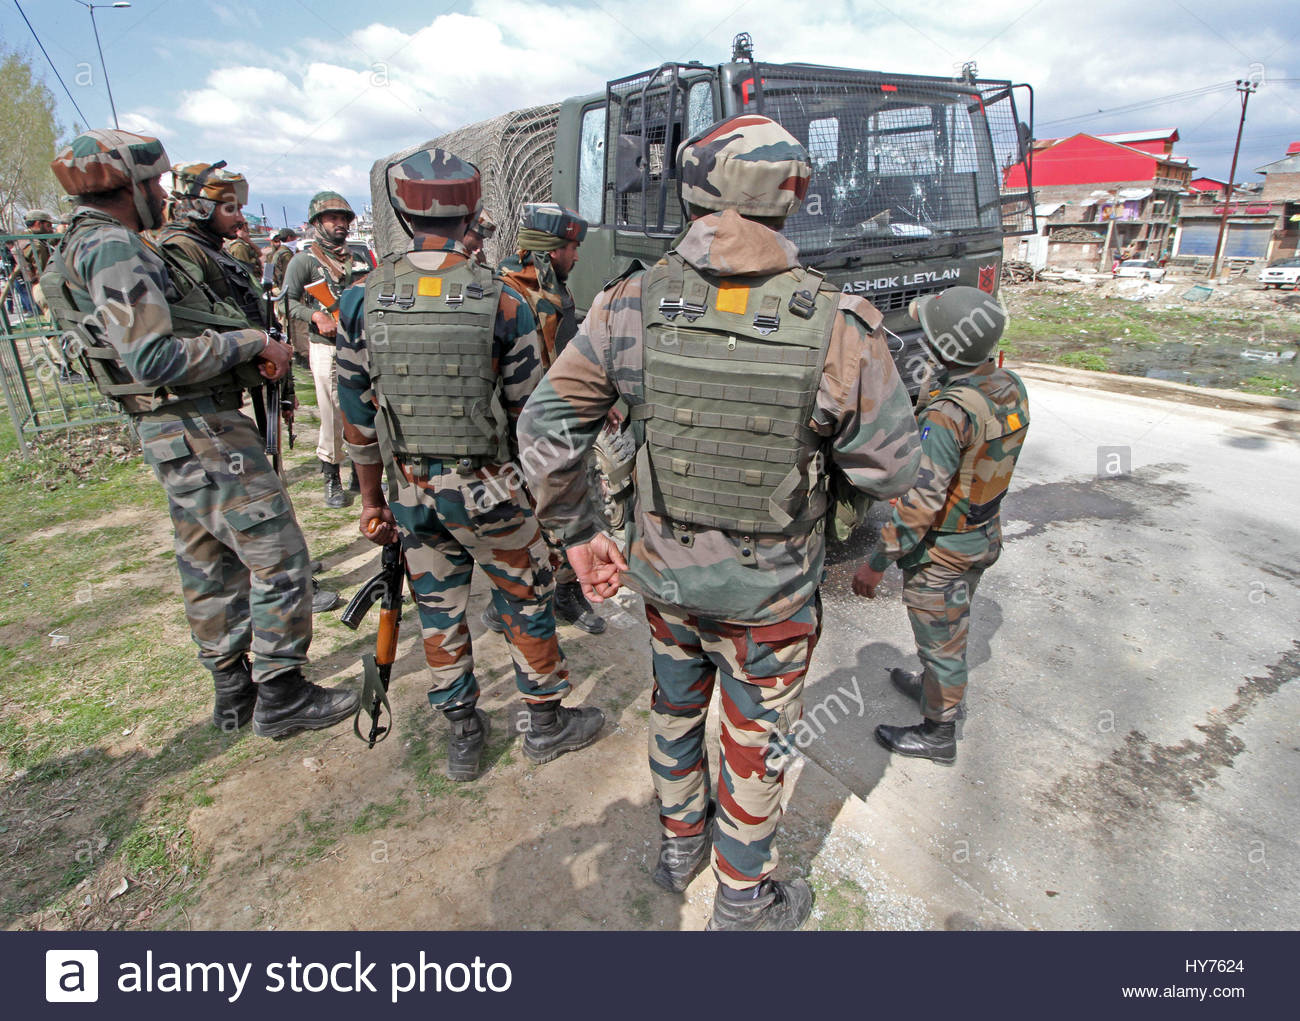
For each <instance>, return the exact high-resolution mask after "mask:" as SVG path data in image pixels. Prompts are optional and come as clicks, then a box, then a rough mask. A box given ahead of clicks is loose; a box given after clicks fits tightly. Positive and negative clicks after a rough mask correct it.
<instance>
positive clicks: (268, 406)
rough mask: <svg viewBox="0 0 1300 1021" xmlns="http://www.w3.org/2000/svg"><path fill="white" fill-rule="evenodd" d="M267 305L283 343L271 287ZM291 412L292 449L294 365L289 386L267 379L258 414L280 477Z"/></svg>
mask: <svg viewBox="0 0 1300 1021" xmlns="http://www.w3.org/2000/svg"><path fill="white" fill-rule="evenodd" d="M262 219H263V220H265V219H266V207H265V206H263V207H262ZM262 293H263V296H264V298H265V305H264V306H263V309H262V318H263V319H264V320H265V322H266V335H267V336H268V337H270V338H271V339H272V340H275V341H283V340H284V334H283V333H282V332H281V330H280V324H279V323H278V322H277V321H276V318H275V304H274V298H273V296H272V294H271V288H269V287H267V288H265V289H264V290H263V292H262ZM286 411H288V412H290V418H289V449H290V450H292V449H293V444H294V441H295V440H296V439H297V436H296V435H295V433H294V431H293V418H292V412H293V365H292V364H290V366H289V377H288V386H286V385H285V382H284V381H282V380H275V381H271V380H267V381H266V382H265V383H263V384H262V408H261V414H260V415H257V416H256V417H257V419H258V424H259V425H261V427H262V429H263V431H264V433H265V436H266V456H267V457H269V458H270V459H271V467H273V468H274V469H275V473H276V474H277V475H280V474H283V471H284V458H283V456H282V452H281V448H280V427H281V424H282V422H283V421H284V412H286Z"/></svg>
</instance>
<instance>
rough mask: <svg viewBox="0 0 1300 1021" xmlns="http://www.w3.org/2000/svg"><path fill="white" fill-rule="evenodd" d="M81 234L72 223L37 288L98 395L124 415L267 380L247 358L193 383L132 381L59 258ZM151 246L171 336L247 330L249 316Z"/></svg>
mask: <svg viewBox="0 0 1300 1021" xmlns="http://www.w3.org/2000/svg"><path fill="white" fill-rule="evenodd" d="M91 226H93V225H91ZM82 232H83V231H82V230H80V229H79V228H78V227H75V226H74V227H73V229H72V230H70V231H68V234H67V235H66V236H65V237H64V239H63V240H62V242H61V243H60V244H59V247H58V248H57V249H55V250H54V252H53V253H52V255H51V258H50V262H49V265H48V267H47V268H46V270H45V272H44V273H43V274H42V275H41V290H42V291H43V292H44V293H45V300H46V302H47V303H48V304H49V306H50V314H51V315H52V316H53V317H54V321H55V323H56V324H57V325H58V327H59V329H60V330H61V331H62V332H63V333H64V334H65V335H66V334H71V335H72V336H74V337H76V338H77V341H78V345H77V346H78V348H79V349H80V350H79V357H80V360H81V364H82V366H83V367H84V368H85V370H86V372H87V373H88V374H89V376H90V378H91V379H92V380H93V381H94V383H95V386H96V387H98V388H99V391H100V393H102V394H103V395H104V396H105V397H108V398H109V399H111V400H112V401H114V402H116V403H117V404H118V405H120V406H121V408H122V410H123V411H125V412H126V413H127V414H130V415H145V414H150V413H152V412H157V411H176V410H180V409H179V408H178V407H177V405H178V404H179V403H180V402H182V401H189V400H194V399H197V398H204V397H215V396H217V395H222V396H223V397H233V396H235V395H237V394H239V392H240V391H242V390H244V389H246V388H249V387H255V386H260V385H261V384H262V383H264V382H266V381H265V380H264V379H262V377H261V375H260V374H259V373H258V371H257V367H256V366H255V365H254V364H253V363H252V362H245V363H243V364H240V365H237V366H235V367H234V368H233V369H229V370H227V371H226V372H223V373H221V374H220V375H217V376H213V377H212V378H210V379H205V380H203V381H201V382H198V383H183V384H182V383H176V384H169V385H168V386H165V387H153V386H146V385H145V384H143V383H140V382H138V381H136V380H135V379H133V378H132V377H131V374H130V373H129V372H128V371H127V369H126V366H124V365H123V364H122V362H121V359H120V358H119V357H118V354H117V351H116V350H115V349H114V348H113V346H112V345H111V344H109V343H107V342H105V341H104V340H102V339H101V333H102V328H101V326H100V325H99V319H98V317H97V314H96V313H97V309H96V306H95V303H94V301H93V300H92V299H91V296H90V292H89V291H87V290H86V289H85V287H84V286H82V285H81V284H79V283H76V282H74V281H76V280H77V277H76V275H75V274H74V273H73V272H72V271H71V269H70V268H69V266H68V265H67V263H66V262H65V261H64V258H63V252H64V251H65V250H66V249H67V247H68V246H69V245H70V244H71V242H72V239H73V238H74V236H76V235H77V234H80V233H82ZM150 250H151V251H154V252H156V253H157V254H158V255H159V256H160V257H161V258H162V260H163V263H164V265H165V266H166V267H167V273H168V279H169V282H170V286H169V288H168V293H167V295H166V297H167V307H168V310H169V311H170V312H171V319H172V333H173V335H175V336H177V337H182V338H188V337H197V336H199V334H201V333H202V332H203V331H204V330H216V331H217V332H219V333H220V332H225V331H229V330H246V329H248V328H249V324H248V320H247V319H245V318H244V317H243V316H242V315H241V314H240V312H239V310H238V309H236V308H235V307H234V306H232V305H229V304H227V303H225V302H223V301H221V300H220V299H219V298H218V297H217V296H216V295H215V294H213V293H212V291H211V289H210V288H208V287H207V286H206V285H204V284H203V283H201V282H200V281H197V280H194V279H193V278H192V277H190V276H189V274H188V273H186V272H185V271H184V270H183V269H182V268H181V267H180V266H178V265H176V263H175V261H174V260H172V259H169V258H168V257H167V254H166V253H165V252H159V251H158V250H157V249H154V248H151V249H150Z"/></svg>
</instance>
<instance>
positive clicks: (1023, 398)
mask: <svg viewBox="0 0 1300 1021" xmlns="http://www.w3.org/2000/svg"><path fill="white" fill-rule="evenodd" d="M998 371H999V372H1000V373H1005V374H1006V375H1007V376H1009V377H1011V380H1012V382H1014V383H1015V391H1014V394H1013V395H1007V394H1005V393H1003V394H1000V395H999V396H998V397H995V396H993V395H991V394H990V393H989V392H988V391H989V390H990V389H995V388H994V387H992V386H989V382H986V381H992V382H996V381H997V377H996V376H985V377H977V376H967V377H964V378H962V379H959V380H956V381H954V382H952V383H950V384H949V385H948V386H946V387H944V389H943V390H942V391H941V392H940V393H939V394H938V395H937V396H936V397H935V398H934V401H933V402H932V404H937V403H939V402H940V401H950V402H952V403H953V404H956V405H957V406H958V407H959V408H961V409H962V410H963V411H965V412H966V413H967V414H969V415H970V416H971V419H972V420H973V422H974V435H973V436H972V442H971V445H970V446H969V447H967V448H966V449H965V450H963V451H962V455H961V466H960V468H958V470H957V476H956V478H955V479H954V480H953V484H952V487H951V488H950V489H949V490H948V499H947V501H946V502H945V503H944V505H943V510H941V511H940V512H939V514H938V515H936V517H935V520H936V521H937V522H938V523H937V524H936V525H935V526H934V528H933V529H932V531H935V532H973V531H974V530H975V529H977V528H981V527H983V526H984V525H986V524H988V523H989V522H990V521H992V520H993V519H994V518H995V517H996V516H997V513H998V510H999V509H1000V508H1001V506H1002V498H1003V497H1005V496H1006V495H1007V487H1008V486H1009V485H1010V484H1011V474H1012V472H1013V471H1015V467H1016V460H1017V458H1019V457H1020V449H1021V447H1022V446H1023V445H1024V442H1025V434H1026V433H1027V432H1028V431H1029V398H1028V395H1027V394H1026V392H1025V384H1024V383H1022V382H1021V380H1020V377H1019V376H1017V375H1016V374H1015V373H1014V372H1011V371H1009V370H1006V369H999V370H998ZM981 383H983V385H981ZM986 388H987V389H986ZM997 389H1002V390H1005V388H997Z"/></svg>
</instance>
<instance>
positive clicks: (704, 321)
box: [630, 252, 839, 542]
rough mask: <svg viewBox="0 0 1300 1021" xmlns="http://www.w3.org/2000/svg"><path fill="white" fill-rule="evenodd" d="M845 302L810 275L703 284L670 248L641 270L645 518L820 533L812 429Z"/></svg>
mask: <svg viewBox="0 0 1300 1021" xmlns="http://www.w3.org/2000/svg"><path fill="white" fill-rule="evenodd" d="M838 300H839V292H838V291H836V290H835V289H834V288H831V287H828V286H824V284H823V281H822V276H821V274H820V273H818V272H816V271H815V270H811V269H791V270H786V271H783V272H781V273H777V274H775V275H774V276H771V277H744V278H723V277H716V276H713V275H707V276H706V275H705V274H703V273H701V272H700V271H698V270H696V269H695V268H693V267H692V266H690V265H689V264H687V263H686V261H685V260H684V259H683V258H682V257H681V256H680V255H678V254H677V253H676V252H670V253H669V254H668V256H667V257H666V259H665V261H662V262H660V263H658V264H656V265H655V266H653V267H652V268H651V269H649V270H647V271H646V274H645V276H644V278H643V279H642V285H641V309H642V325H643V328H644V336H645V354H644V358H645V364H644V382H645V403H644V404H642V405H640V406H637V407H634V408H633V409H631V413H630V417H631V418H632V420H633V421H634V422H644V443H643V444H642V445H641V449H640V450H639V451H638V454H637V491H638V492H639V493H640V494H641V498H642V500H644V501H646V503H647V504H648V506H649V508H650V509H652V510H653V511H654V512H655V513H657V514H661V515H664V516H666V517H668V518H670V519H671V520H672V521H673V522H675V523H677V524H680V525H693V526H703V527H707V528H719V529H723V530H725V531H728V532H734V533H737V534H744V535H800V534H804V533H807V532H809V531H811V530H812V529H813V528H815V527H816V526H817V524H818V522H819V521H820V520H821V518H822V516H823V514H824V513H825V511H826V504H827V499H826V488H827V485H826V474H825V471H824V469H823V468H822V467H821V466H822V463H823V462H822V459H821V457H820V456H818V452H819V451H820V448H821V447H822V445H823V440H822V438H821V437H820V436H819V435H818V434H817V433H816V432H815V431H814V430H813V429H811V428H810V427H809V420H810V419H811V417H812V413H813V409H814V404H815V402H816V399H817V391H818V388H819V386H820V383H821V377H822V372H823V369H824V366H825V362H826V349H827V346H828V345H829V343H830V335H831V328H832V327H833V325H834V322H835V310H836V308H837V307H838ZM801 462H804V463H807V464H808V466H809V467H807V468H806V469H805V468H801V467H800V465H801ZM682 541H683V542H689V541H690V540H689V536H685V535H684V536H682Z"/></svg>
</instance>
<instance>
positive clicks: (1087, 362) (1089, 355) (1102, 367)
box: [1056, 351, 1110, 372]
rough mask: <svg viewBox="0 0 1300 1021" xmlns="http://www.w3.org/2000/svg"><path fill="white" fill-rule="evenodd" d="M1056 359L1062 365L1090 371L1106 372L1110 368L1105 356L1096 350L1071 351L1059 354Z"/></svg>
mask: <svg viewBox="0 0 1300 1021" xmlns="http://www.w3.org/2000/svg"><path fill="white" fill-rule="evenodd" d="M1056 360H1057V361H1058V362H1059V363H1060V364H1062V365H1068V366H1070V367H1071V368H1075V369H1087V370H1088V371H1089V372H1106V371H1107V370H1108V369H1109V368H1110V366H1109V365H1108V364H1106V358H1105V356H1104V355H1102V354H1100V353H1099V352H1096V351H1070V352H1067V353H1066V354H1063V355H1059V356H1058V357H1057V359H1056Z"/></svg>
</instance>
